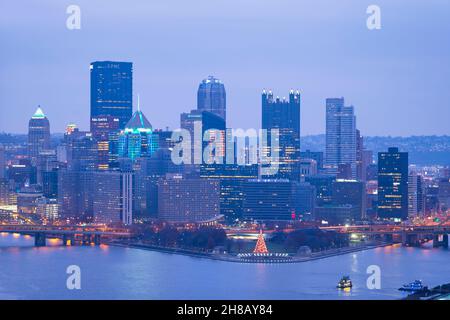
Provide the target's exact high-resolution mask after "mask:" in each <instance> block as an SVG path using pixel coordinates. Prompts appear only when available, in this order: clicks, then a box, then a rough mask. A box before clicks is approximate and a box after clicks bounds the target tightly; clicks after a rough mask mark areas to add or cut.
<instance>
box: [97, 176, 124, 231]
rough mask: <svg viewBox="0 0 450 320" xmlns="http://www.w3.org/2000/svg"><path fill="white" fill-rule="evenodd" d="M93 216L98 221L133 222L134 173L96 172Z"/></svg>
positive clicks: (109, 222) (107, 222)
mask: <svg viewBox="0 0 450 320" xmlns="http://www.w3.org/2000/svg"><path fill="white" fill-rule="evenodd" d="M93 192H94V196H93V217H94V221H95V222H97V223H104V224H117V223H122V224H124V225H131V224H132V223H133V173H132V172H120V171H103V172H102V171H99V172H96V173H94V188H93Z"/></svg>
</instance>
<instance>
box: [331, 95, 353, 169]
mask: <svg viewBox="0 0 450 320" xmlns="http://www.w3.org/2000/svg"><path fill="white" fill-rule="evenodd" d="M325 148H326V149H325V166H326V170H327V172H328V173H332V174H336V173H338V169H339V165H349V166H350V168H351V172H352V177H353V178H355V177H356V117H355V114H354V107H353V106H345V105H344V98H329V99H327V100H326V146H325Z"/></svg>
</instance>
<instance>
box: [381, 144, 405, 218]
mask: <svg viewBox="0 0 450 320" xmlns="http://www.w3.org/2000/svg"><path fill="white" fill-rule="evenodd" d="M378 217H380V218H382V219H398V220H406V219H407V218H408V153H407V152H399V151H398V148H389V149H388V152H379V153H378Z"/></svg>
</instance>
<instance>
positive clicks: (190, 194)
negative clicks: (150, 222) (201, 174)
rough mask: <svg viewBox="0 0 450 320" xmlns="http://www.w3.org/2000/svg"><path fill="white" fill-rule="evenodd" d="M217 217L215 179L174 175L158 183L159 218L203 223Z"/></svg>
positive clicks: (217, 192)
mask: <svg viewBox="0 0 450 320" xmlns="http://www.w3.org/2000/svg"><path fill="white" fill-rule="evenodd" d="M218 217H220V183H219V181H218V180H214V179H184V178H182V177H181V176H178V175H174V176H172V177H168V178H167V179H161V180H160V181H159V182H158V218H160V219H162V220H166V221H171V222H205V221H209V220H214V219H217V218H218Z"/></svg>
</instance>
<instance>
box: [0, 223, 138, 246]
mask: <svg viewBox="0 0 450 320" xmlns="http://www.w3.org/2000/svg"><path fill="white" fill-rule="evenodd" d="M0 232H6V233H18V234H22V235H30V236H32V237H34V244H35V246H38V247H41V246H45V245H46V239H47V238H59V239H61V240H62V243H63V245H69V244H70V245H75V244H81V245H91V244H94V245H99V244H100V243H101V241H102V239H116V238H128V237H130V236H131V233H130V232H129V231H128V230H126V229H120V228H106V227H96V226H71V225H66V226H51V225H26V224H23V225H22V224H0Z"/></svg>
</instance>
